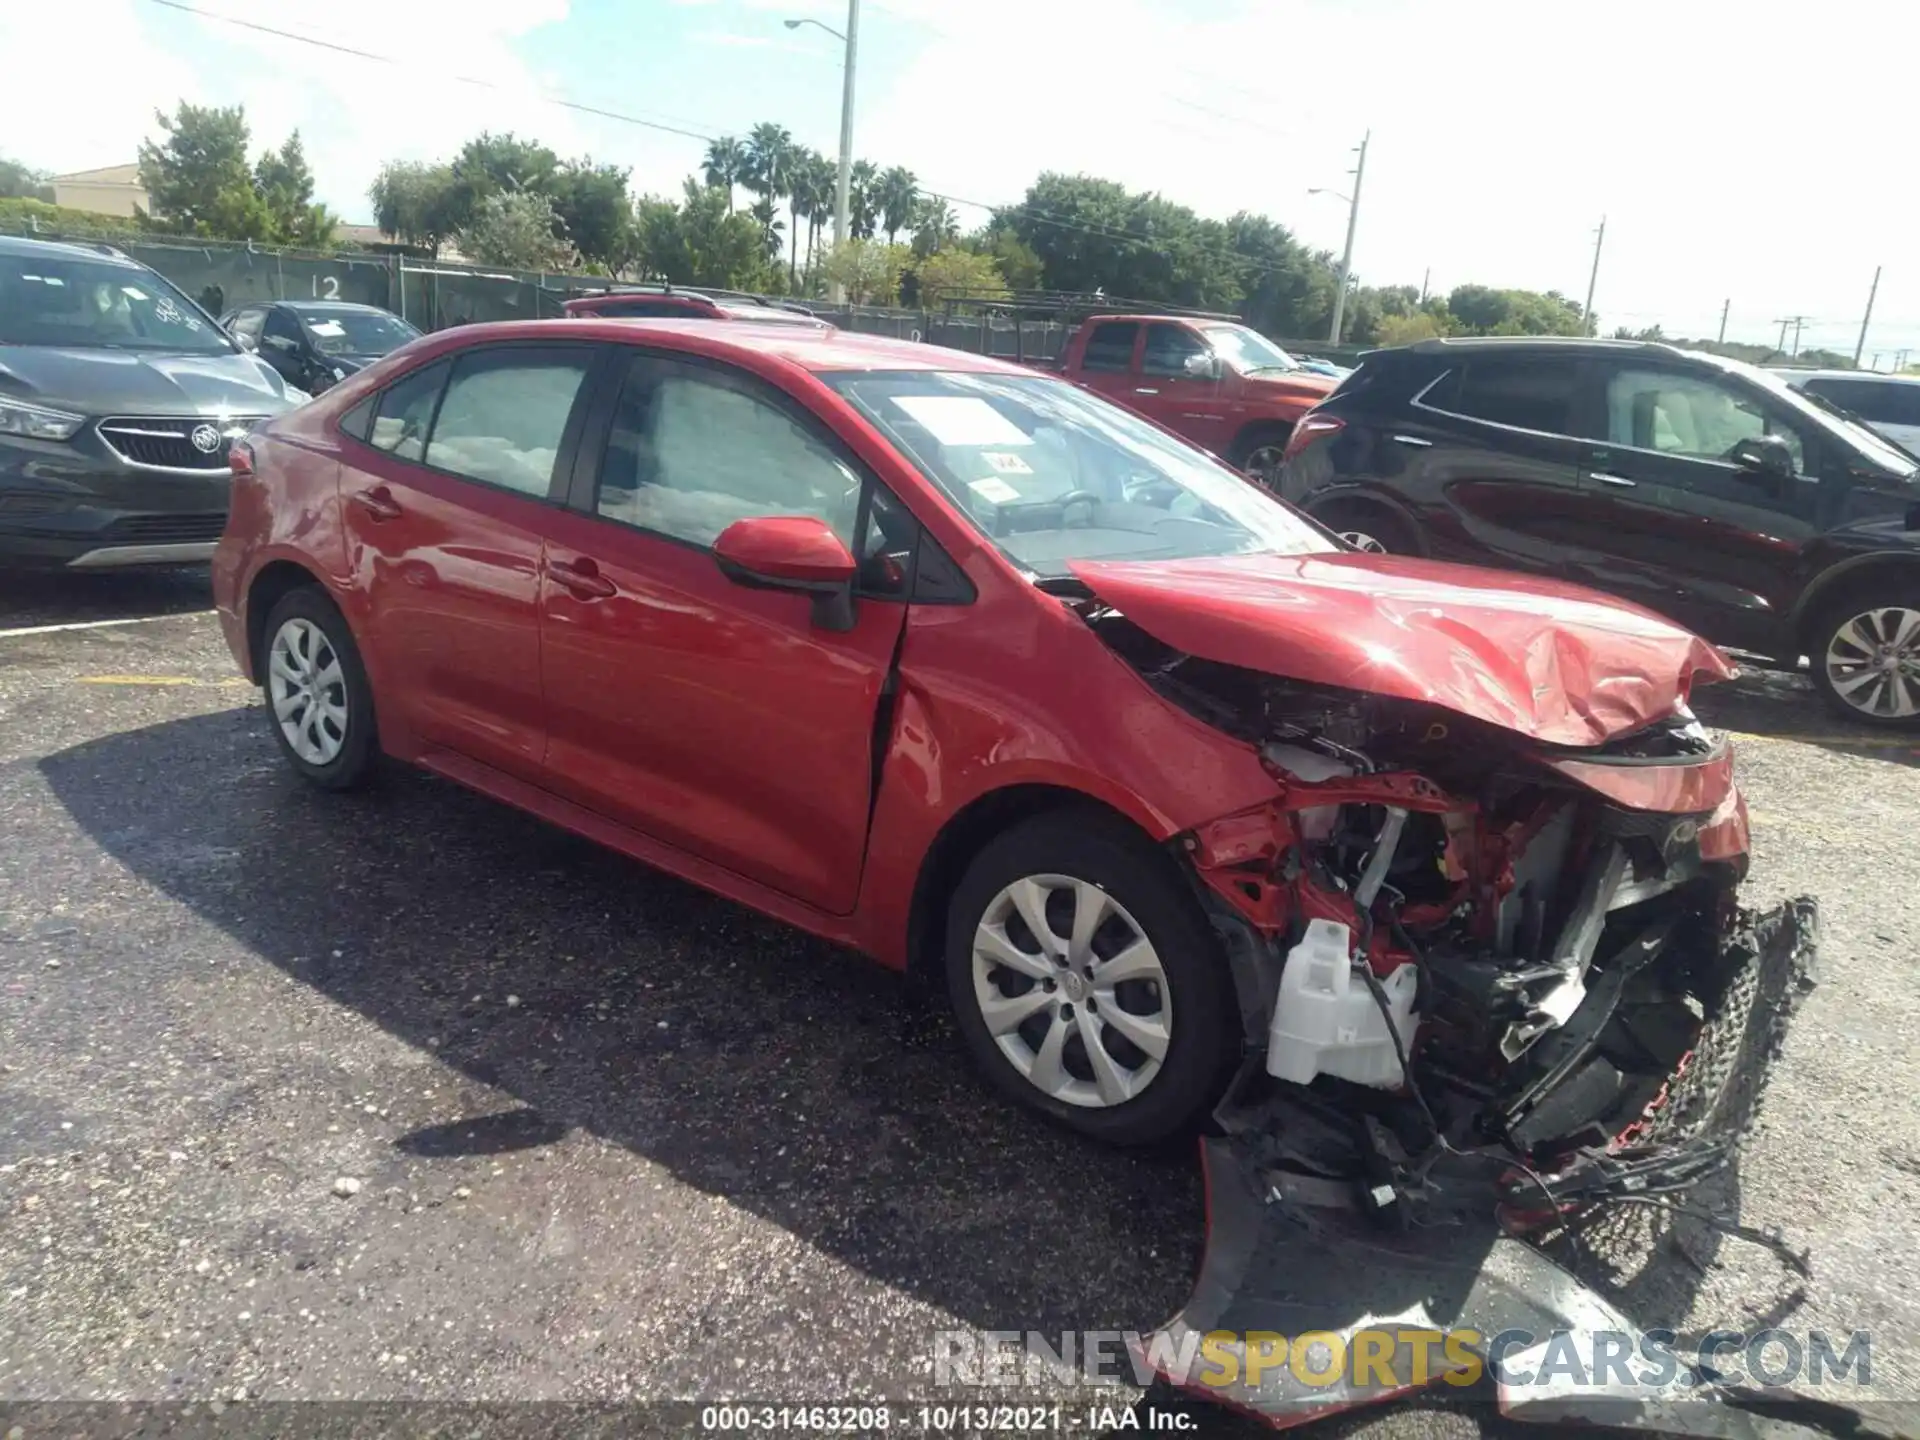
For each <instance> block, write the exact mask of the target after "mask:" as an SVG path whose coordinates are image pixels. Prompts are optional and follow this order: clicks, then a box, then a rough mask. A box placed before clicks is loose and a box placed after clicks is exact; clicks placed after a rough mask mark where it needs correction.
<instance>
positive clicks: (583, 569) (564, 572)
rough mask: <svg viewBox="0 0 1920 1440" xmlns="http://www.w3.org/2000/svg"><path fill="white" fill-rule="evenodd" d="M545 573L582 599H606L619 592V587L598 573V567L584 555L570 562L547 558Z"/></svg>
mask: <svg viewBox="0 0 1920 1440" xmlns="http://www.w3.org/2000/svg"><path fill="white" fill-rule="evenodd" d="M547 574H548V575H550V576H552V577H553V579H554V581H555V583H557V584H559V585H562V586H564V587H565V588H567V589H568V590H571V591H572V592H573V593H574V595H575V596H576V597H578V598H579V599H582V600H608V599H611V598H612V597H613V596H615V595H617V594H619V593H620V591H619V587H617V586H616V585H615V584H614V583H613V582H612V581H611V580H609V579H607V577H606V576H604V575H602V574H601V573H600V567H599V566H598V565H595V564H594V563H593V561H591V560H588V559H586V558H585V557H584V556H583V557H582V558H580V559H578V560H574V561H571V562H569V561H566V560H549V561H548V562H547Z"/></svg>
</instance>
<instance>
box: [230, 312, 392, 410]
mask: <svg viewBox="0 0 1920 1440" xmlns="http://www.w3.org/2000/svg"><path fill="white" fill-rule="evenodd" d="M220 328H221V329H223V330H225V331H226V332H227V333H228V334H229V335H231V336H233V338H234V339H236V340H238V341H239V342H240V346H241V348H242V349H244V350H250V351H252V352H253V353H254V354H256V355H258V356H259V357H260V358H261V359H262V360H264V361H266V362H267V363H268V364H269V365H271V366H272V367H273V368H274V369H276V370H278V371H279V372H280V376H281V378H282V379H284V380H285V381H286V382H287V383H288V384H289V385H291V386H293V387H294V388H295V389H297V390H304V391H306V392H307V393H308V394H309V395H318V394H319V393H320V392H321V391H322V390H331V389H332V388H333V387H334V386H335V385H337V384H339V383H340V382H341V381H342V380H344V379H346V378H347V376H349V375H351V374H353V372H354V371H356V370H364V369H366V367H367V366H369V365H371V364H372V363H373V362H374V361H376V360H378V359H380V357H381V356H383V355H387V354H390V353H392V352H393V351H395V350H398V349H399V348H400V347H401V346H402V345H404V344H406V343H407V342H408V341H409V340H418V339H419V338H420V332H419V331H418V330H416V329H414V328H413V326H411V325H409V324H408V323H407V322H406V321H404V320H402V319H401V318H400V317H399V316H398V315H395V314H393V313H391V312H390V311H386V310H382V309H381V308H380V307H379V306H378V305H354V304H351V303H349V302H347V301H345V300H259V301H255V302H254V303H253V304H250V305H241V306H237V307H236V308H234V309H232V310H229V311H228V312H227V313H226V314H225V315H223V316H221V317H220Z"/></svg>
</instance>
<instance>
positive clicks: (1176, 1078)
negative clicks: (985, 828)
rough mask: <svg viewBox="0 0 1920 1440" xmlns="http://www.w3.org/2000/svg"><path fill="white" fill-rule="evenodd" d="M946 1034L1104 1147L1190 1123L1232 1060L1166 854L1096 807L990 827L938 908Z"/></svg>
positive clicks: (1228, 1027)
mask: <svg viewBox="0 0 1920 1440" xmlns="http://www.w3.org/2000/svg"><path fill="white" fill-rule="evenodd" d="M948 915H949V919H948V930H947V981H948V989H949V993H950V995H951V998H952V1001H953V1007H954V1013H955V1016H956V1018H957V1020H958V1023H959V1028H960V1033H961V1036H962V1038H963V1039H964V1040H965V1042H966V1045H967V1048H968V1050H969V1051H970V1052H971V1053H972V1055H973V1058H974V1061H975V1063H977V1064H978V1065H979V1066H980V1068H981V1070H982V1071H983V1072H984V1073H985V1074H986V1077H987V1078H988V1079H989V1080H990V1081H992V1083H993V1084H994V1085H995V1086H996V1087H997V1088H998V1089H1000V1090H1001V1091H1002V1092H1003V1093H1005V1094H1006V1095H1008V1096H1010V1097H1012V1098H1013V1099H1014V1100H1016V1101H1018V1102H1019V1103H1021V1104H1023V1105H1026V1106H1028V1107H1030V1108H1032V1109H1035V1110H1038V1111H1040V1112H1041V1113H1042V1114H1045V1115H1048V1116H1050V1117H1052V1118H1053V1119H1055V1120H1057V1121H1059V1122H1060V1123H1062V1124H1064V1125H1066V1126H1068V1127H1069V1128H1071V1129H1074V1130H1077V1131H1079V1132H1081V1133H1082V1134H1084V1135H1088V1136H1091V1137H1093V1138H1095V1139H1099V1140H1104V1141H1107V1142H1109V1143H1111V1144H1116V1145H1147V1144H1153V1143H1155V1142H1158V1141H1161V1140H1165V1139H1167V1138H1169V1137H1170V1136H1173V1135H1176V1134H1179V1133H1181V1132H1183V1131H1190V1130H1191V1129H1193V1128H1194V1127H1195V1126H1197V1125H1198V1124H1199V1123H1200V1122H1201V1121H1202V1120H1204V1119H1205V1117H1206V1115H1207V1112H1208V1111H1209V1110H1210V1109H1211V1108H1212V1106H1213V1103H1214V1102H1215V1101H1216V1100H1217V1099H1218V1098H1219V1094H1220V1090H1221V1087H1222V1086H1223V1084H1224V1083H1225V1080H1226V1078H1227V1075H1228V1073H1229V1070H1230V1067H1231V1063H1232V1060H1233V1058H1234V1056H1235V1054H1236V1045H1235V1043H1234V1041H1235V1037H1236V1036H1237V1034H1238V1029H1237V1026H1236V1025H1235V1024H1234V1023H1233V1009H1232V1005H1233V1002H1232V995H1231V987H1230V984H1229V979H1228V976H1227V973H1226V960H1225V957H1224V956H1223V955H1222V954H1221V952H1220V947H1219V945H1218V943H1217V941H1216V940H1215V938H1214V936H1213V934H1212V933H1211V931H1210V930H1209V929H1208V927H1207V925H1206V921H1205V919H1204V917H1203V916H1202V915H1201V914H1200V913H1199V909H1198V907H1197V906H1196V904H1195V903H1194V901H1193V899H1192V897H1191V896H1190V895H1189V894H1187V893H1185V891H1184V890H1183V888H1182V887H1181V885H1180V882H1179V877H1178V875H1177V874H1175V873H1174V872H1173V868H1172V862H1171V861H1170V860H1169V859H1168V858H1167V857H1166V856H1165V855H1163V854H1161V853H1160V852H1159V851H1157V850H1156V849H1155V848H1154V847H1153V846H1152V845H1150V844H1149V843H1147V842H1146V841H1145V840H1144V839H1143V838H1141V837H1138V836H1135V835H1133V834H1132V833H1130V832H1129V831H1128V830H1126V828H1125V827H1124V826H1122V825H1121V824H1119V823H1118V822H1116V821H1112V820H1109V819H1108V818H1107V817H1105V816H1101V815H1097V814H1092V813H1088V812H1082V811H1074V812H1058V813H1055V814H1049V815H1042V816H1039V817H1036V818H1035V819H1033V820H1029V821H1027V822H1025V823H1024V824H1021V825H1019V826H1017V827H1015V828H1014V829H1012V830H1010V831H1008V832H1007V833H1006V834H1004V835H1002V836H1000V837H999V838H998V839H997V840H995V841H993V842H992V843H991V844H990V845H988V846H987V847H986V849H984V850H983V851H982V852H981V853H980V854H979V856H978V857H976V858H975V860H974V862H973V864H972V865H971V866H970V867H968V870H967V873H966V875H965V877H964V878H963V879H962V880H961V882H960V885H959V888H958V889H957V890H956V891H955V892H954V897H953V903H952V905H951V906H950V907H949V912H948Z"/></svg>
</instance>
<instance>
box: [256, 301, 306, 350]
mask: <svg viewBox="0 0 1920 1440" xmlns="http://www.w3.org/2000/svg"><path fill="white" fill-rule="evenodd" d="M264 333H265V336H266V338H267V339H268V340H281V341H284V342H286V343H285V344H282V345H278V346H276V347H275V348H276V349H280V350H285V351H288V352H289V353H291V352H292V351H295V350H298V349H299V348H300V345H301V341H300V322H299V321H297V320H295V319H294V318H293V317H292V316H291V315H289V314H287V312H286V311H284V310H269V311H268V312H267V323H266V327H265V332H264Z"/></svg>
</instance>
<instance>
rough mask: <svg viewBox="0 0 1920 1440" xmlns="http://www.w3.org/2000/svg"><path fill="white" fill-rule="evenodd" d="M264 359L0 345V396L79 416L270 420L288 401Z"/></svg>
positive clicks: (240, 355) (237, 354)
mask: <svg viewBox="0 0 1920 1440" xmlns="http://www.w3.org/2000/svg"><path fill="white" fill-rule="evenodd" d="M286 391H287V387H286V382H285V381H283V380H282V379H281V378H280V376H279V374H278V373H277V372H276V371H275V370H274V369H273V368H272V367H271V366H269V365H268V364H267V363H266V362H265V361H262V360H256V359H255V358H254V357H253V356H251V355H247V354H244V353H240V352H237V351H236V352H231V353H226V354H205V355H183V354H181V353H180V352H178V351H167V350H109V349H104V348H103V349H72V350H68V349H62V348H60V347H58V346H53V345H0V395H13V396H17V397H18V398H20V399H22V400H32V401H35V402H37V403H39V404H43V405H51V406H53V407H54V408H55V409H59V410H72V411H75V412H77V413H80V414H83V415H211V414H215V413H217V412H219V411H222V410H224V411H228V412H230V413H232V414H235V415H277V414H279V413H280V412H281V411H282V410H285V409H287V408H288V407H289V406H290V405H291V404H292V403H293V402H292V401H290V400H289V399H288V398H287V393H286Z"/></svg>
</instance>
